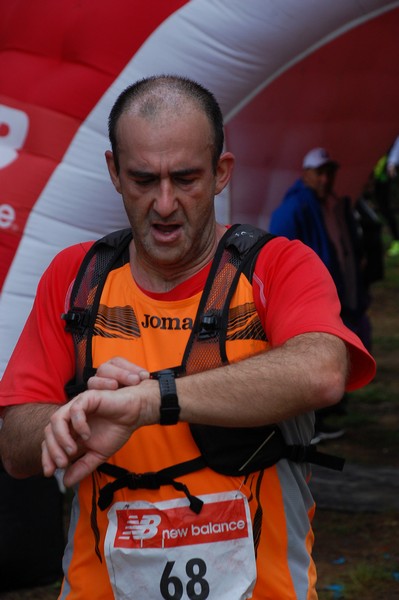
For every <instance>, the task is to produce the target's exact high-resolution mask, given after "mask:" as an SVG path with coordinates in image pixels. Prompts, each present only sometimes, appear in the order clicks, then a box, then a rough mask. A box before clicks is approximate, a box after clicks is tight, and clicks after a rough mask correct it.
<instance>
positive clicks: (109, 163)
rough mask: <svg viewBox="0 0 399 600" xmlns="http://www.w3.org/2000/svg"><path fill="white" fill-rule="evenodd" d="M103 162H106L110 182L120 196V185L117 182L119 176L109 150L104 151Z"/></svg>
mask: <svg viewBox="0 0 399 600" xmlns="http://www.w3.org/2000/svg"><path fill="white" fill-rule="evenodd" d="M105 160H106V161H107V167H108V172H109V176H110V177H111V181H112V183H113V184H114V187H115V189H116V191H117V192H119V194H121V193H122V192H121V185H120V181H119V175H118V172H117V169H116V166H115V161H114V155H113V154H112V152H111V150H106V152H105Z"/></svg>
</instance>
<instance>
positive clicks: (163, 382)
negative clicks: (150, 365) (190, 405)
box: [151, 369, 180, 425]
mask: <svg viewBox="0 0 399 600" xmlns="http://www.w3.org/2000/svg"><path fill="white" fill-rule="evenodd" d="M151 378H153V379H156V380H157V381H158V384H159V396H160V402H159V422H160V424H161V425H176V423H177V422H178V421H179V415H180V406H179V400H178V397H177V390H176V383H175V375H174V372H173V370H172V369H163V370H161V371H156V372H154V373H151Z"/></svg>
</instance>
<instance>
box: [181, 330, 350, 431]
mask: <svg viewBox="0 0 399 600" xmlns="http://www.w3.org/2000/svg"><path fill="white" fill-rule="evenodd" d="M347 363H348V359H347V352H346V347H345V344H344V343H343V342H342V341H341V340H340V339H338V338H336V337H334V336H329V335H326V334H317V333H316V334H305V335H303V336H298V337H296V338H293V339H292V340H289V341H288V342H287V343H286V344H284V346H282V347H281V348H276V349H274V350H272V351H270V352H266V353H264V354H261V355H257V356H254V357H252V358H250V359H247V360H244V361H241V362H239V363H236V364H232V365H228V366H226V367H221V368H220V369H215V370H213V371H207V372H205V373H199V374H196V375H193V376H189V377H184V378H181V379H178V380H177V382H176V384H177V392H178V396H179V398H180V404H181V413H180V417H181V420H183V421H187V422H190V423H203V424H208V425H221V426H227V427H228V426H241V427H251V426H258V425H266V424H270V423H276V422H279V421H283V420H285V419H288V418H291V417H293V416H295V415H298V414H301V413H304V412H308V411H311V410H316V409H319V408H323V407H325V406H329V405H332V404H334V403H336V402H338V401H339V400H340V399H341V397H342V395H343V393H344V388H345V382H346V378H347V371H348V365H347Z"/></svg>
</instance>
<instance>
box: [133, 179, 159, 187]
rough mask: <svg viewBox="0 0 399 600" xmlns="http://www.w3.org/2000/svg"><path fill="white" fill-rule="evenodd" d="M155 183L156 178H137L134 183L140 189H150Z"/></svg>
mask: <svg viewBox="0 0 399 600" xmlns="http://www.w3.org/2000/svg"><path fill="white" fill-rule="evenodd" d="M154 181H155V178H154V177H144V178H143V177H135V178H134V182H135V184H136V185H138V186H140V187H148V186H150V185H152V184H153V183H154Z"/></svg>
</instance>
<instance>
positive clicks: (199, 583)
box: [159, 558, 209, 600]
mask: <svg viewBox="0 0 399 600" xmlns="http://www.w3.org/2000/svg"><path fill="white" fill-rule="evenodd" d="M174 564H175V561H168V562H167V563H166V566H165V568H164V570H163V573H162V577H161V581H160V585H159V587H160V590H161V595H162V598H164V599H165V600H181V598H183V594H184V584H183V582H182V580H181V579H179V577H176V576H175V575H172V574H171V573H172V569H173V567H174ZM186 574H187V577H188V581H187V582H186V594H187V598H188V599H189V600H206V599H207V598H208V597H209V583H208V581H207V580H206V579H205V578H204V575H205V574H206V564H205V562H204V561H203V560H202V559H200V558H192V559H191V560H189V561H188V562H187V564H186Z"/></svg>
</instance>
